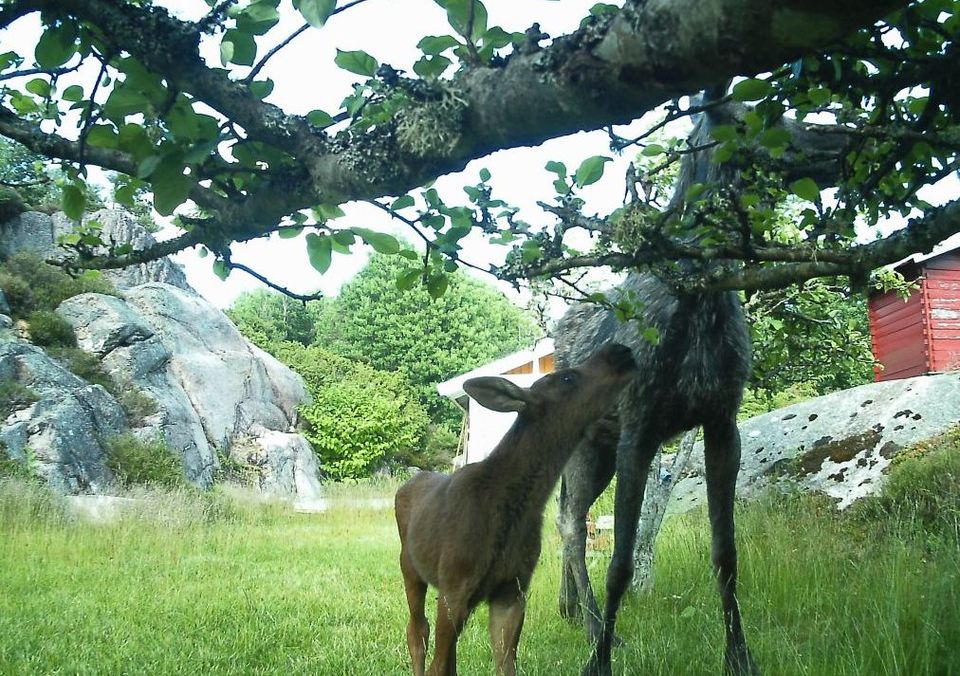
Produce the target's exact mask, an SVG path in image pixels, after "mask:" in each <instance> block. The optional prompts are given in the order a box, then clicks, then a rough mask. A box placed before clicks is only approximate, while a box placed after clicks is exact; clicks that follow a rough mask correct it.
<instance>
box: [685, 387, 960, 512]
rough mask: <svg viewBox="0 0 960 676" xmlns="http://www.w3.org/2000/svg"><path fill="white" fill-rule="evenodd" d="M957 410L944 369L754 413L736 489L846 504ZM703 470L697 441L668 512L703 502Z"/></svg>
mask: <svg viewBox="0 0 960 676" xmlns="http://www.w3.org/2000/svg"><path fill="white" fill-rule="evenodd" d="M958 412H960V373H947V374H942V375H933V376H919V377H916V378H907V379H903V380H891V381H886V382H881V383H872V384H869V385H861V386H860V387H855V388H852V389H849V390H844V391H842V392H834V393H832V394H828V395H825V396H822V397H817V398H816V399H811V400H809V401H805V402H801V403H799V404H795V405H793V406H789V407H787V408H782V409H778V410H776V411H772V412H770V413H765V414H764V415H760V416H756V417H754V418H750V419H749V420H746V421H744V422H743V423H741V424H740V438H741V446H742V450H741V462H740V476H739V479H738V482H737V495H738V496H739V497H743V498H750V497H754V496H757V495H759V494H760V493H761V492H763V491H764V490H765V489H767V488H768V487H769V486H771V485H775V484H787V485H796V486H800V487H801V488H804V489H806V490H812V491H818V492H821V493H825V494H826V495H829V496H831V497H832V498H834V499H835V500H836V502H837V506H838V507H839V508H844V507H847V506H848V505H850V504H851V503H853V502H854V501H855V500H857V499H858V498H860V497H863V496H865V495H870V494H872V493H874V492H876V491H877V489H878V488H879V487H880V486H881V485H882V483H883V478H884V476H885V474H886V472H887V471H888V468H889V466H890V462H891V461H892V460H893V459H894V458H895V457H896V456H897V455H898V454H899V453H900V452H901V451H902V450H903V449H905V448H908V447H909V446H911V445H913V444H915V443H917V442H919V441H923V440H924V439H929V438H930V437H934V436H936V435H938V434H941V433H943V432H945V431H946V430H947V429H949V428H950V427H951V426H953V425H956V424H957V422H958V421H960V413H958ZM703 471H704V470H703V446H702V444H700V443H698V445H697V448H695V449H694V455H693V457H691V469H690V470H689V471H688V472H685V476H684V477H682V478H681V479H680V480H679V481H678V482H677V485H676V487H675V489H674V492H673V495H672V497H671V502H670V505H669V507H668V510H669V511H671V512H677V511H683V510H686V509H690V508H692V507H696V506H698V505H700V504H702V503H703V502H704V501H705V499H706V495H705V488H704V474H703Z"/></svg>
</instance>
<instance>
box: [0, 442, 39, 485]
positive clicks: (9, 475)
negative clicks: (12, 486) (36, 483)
mask: <svg viewBox="0 0 960 676" xmlns="http://www.w3.org/2000/svg"><path fill="white" fill-rule="evenodd" d="M26 455H27V457H26V460H25V461H20V460H15V459H13V458H11V457H10V456H9V455H7V445H6V444H5V443H3V442H2V441H0V479H20V480H24V481H31V480H33V479H36V476H37V475H36V472H34V469H33V467H31V460H33V461H35V458H33V454H32V452H31V451H30V449H29V448H28V449H27V454H26Z"/></svg>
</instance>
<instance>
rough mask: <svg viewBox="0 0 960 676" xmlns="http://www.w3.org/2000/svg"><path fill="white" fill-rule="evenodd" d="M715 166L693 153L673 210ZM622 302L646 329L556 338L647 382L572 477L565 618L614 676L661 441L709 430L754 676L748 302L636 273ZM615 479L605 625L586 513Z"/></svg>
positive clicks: (593, 666) (713, 509)
mask: <svg viewBox="0 0 960 676" xmlns="http://www.w3.org/2000/svg"><path fill="white" fill-rule="evenodd" d="M716 94H717V95H722V94H723V92H722V91H717V92H716ZM707 96H709V94H708V95H705V98H707ZM713 110H714V111H715V112H712V113H707V114H704V115H702V116H701V119H700V120H699V121H698V124H697V127H696V128H695V130H694V133H693V136H692V138H691V147H703V146H709V145H710V143H709V141H710V136H709V130H710V125H711V118H712V116H713V115H715V114H719V111H721V110H722V107H717V108H714V109H713ZM717 166H718V165H717V164H716V163H714V162H712V161H711V158H710V152H709V151H702V152H699V153H692V154H690V155H688V156H687V157H686V158H685V162H684V165H683V166H682V167H681V175H680V177H679V180H678V187H677V188H676V192H675V197H674V200H673V203H672V204H671V205H670V206H669V208H671V209H674V210H678V209H681V208H682V206H683V204H682V200H683V195H684V194H685V193H686V191H687V189H688V188H689V186H690V185H692V184H693V183H701V184H703V185H710V184H712V183H717V182H723V181H728V180H729V179H730V178H731V176H721V175H719V174H720V173H721V172H720V171H718V169H717ZM723 173H724V174H726V173H727V172H725V171H724V172H723ZM676 196H679V197H676ZM684 264H690V265H692V263H690V262H685V263H684ZM618 293H619V294H629V297H630V298H636V299H637V300H638V301H640V303H641V307H640V310H639V315H640V321H639V322H637V321H631V322H627V323H622V324H621V323H619V322H618V321H617V320H616V318H615V317H614V316H613V314H612V313H611V312H609V311H607V310H604V309H603V308H600V307H598V306H595V305H593V306H580V307H576V308H574V309H572V310H571V311H570V312H568V313H567V314H566V315H565V316H564V318H563V319H562V320H561V321H560V323H559V324H558V327H557V330H556V332H555V333H556V336H555V337H556V344H557V349H556V358H557V363H558V365H561V366H562V365H564V364H568V363H571V362H576V361H578V360H579V359H581V358H582V356H583V355H584V354H586V353H589V351H590V350H592V349H594V346H595V345H597V344H598V343H602V342H605V341H608V340H617V341H619V342H622V343H624V344H627V345H629V346H631V348H632V349H633V352H634V356H635V358H636V360H637V363H638V365H639V367H640V374H641V375H640V376H639V377H638V378H636V379H635V380H634V381H633V382H632V383H631V385H630V386H629V387H628V388H627V389H626V390H625V392H624V394H623V395H622V396H621V399H620V402H619V407H618V408H617V410H616V417H617V420H614V419H613V418H612V416H611V417H610V418H606V419H604V420H603V422H602V423H600V424H598V425H597V426H595V428H594V429H593V430H591V431H589V432H588V434H587V436H586V437H585V440H584V442H583V443H582V444H581V445H580V447H579V448H578V449H577V450H576V451H575V452H574V454H573V456H572V457H571V459H570V461H569V463H568V464H567V466H566V467H565V468H564V471H563V476H562V483H561V491H560V507H559V513H558V516H557V520H558V525H559V527H560V532H561V536H562V538H563V576H562V582H561V591H560V608H561V613H562V614H564V615H565V616H567V617H569V618H575V617H581V616H582V618H583V620H584V623H585V624H586V628H587V631H588V633H589V635H590V637H591V639H592V640H593V641H594V648H593V654H592V655H591V657H590V661H589V662H588V664H587V666H586V667H585V669H584V671H583V673H584V675H585V676H594V675H606V674H610V656H611V648H612V645H613V643H614V642H615V635H614V626H615V623H616V617H617V611H618V609H619V607H620V603H621V600H622V599H623V595H624V593H625V591H626V589H627V586H628V585H629V583H630V580H631V577H632V574H633V565H634V561H633V550H634V546H635V542H636V529H637V520H638V516H639V514H640V507H641V503H642V500H643V494H644V488H645V483H646V479H647V473H648V469H649V467H650V462H651V460H652V458H653V457H654V455H655V454H656V452H657V450H658V448H659V447H660V445H661V444H662V443H663V442H664V441H666V440H668V439H670V438H671V437H673V436H675V435H676V434H678V433H680V432H682V431H684V430H687V429H691V428H693V427H696V426H698V425H700V426H702V427H703V435H704V455H705V460H706V479H707V502H708V508H709V514H710V526H711V532H712V541H713V543H712V560H713V567H714V571H715V574H716V577H717V582H718V585H719V588H720V598H721V604H722V608H723V619H724V628H725V630H726V652H725V661H726V666H727V669H728V671H731V672H733V673H735V674H753V673H757V671H758V670H757V667H756V665H755V663H754V662H753V659H752V657H751V656H750V652H749V650H748V648H747V644H746V640H745V638H744V635H743V630H742V628H741V622H740V610H739V607H738V605H737V597H736V583H737V552H736V546H735V543H734V522H733V502H734V490H735V487H736V480H737V473H738V471H739V465H740V436H739V432H738V431H737V425H736V414H737V409H738V407H739V404H740V399H741V396H742V393H743V387H744V383H745V381H746V378H747V375H748V371H749V364H750V339H749V333H748V331H747V328H746V324H745V322H744V318H743V313H742V310H741V307H740V303H739V300H738V298H737V295H736V293H734V292H720V293H686V292H682V291H679V290H678V289H676V288H675V287H674V286H671V285H670V284H668V283H667V282H665V281H663V280H661V279H660V278H658V277H656V276H655V275H653V274H650V273H639V272H634V273H632V274H631V275H630V276H629V277H628V278H627V280H626V281H625V282H624V284H623V285H622V287H621V288H620V289H619V290H618ZM646 326H652V327H655V328H656V329H657V330H658V332H659V341H658V342H657V344H653V343H651V342H650V341H648V340H646V339H644V338H643V337H642V336H641V333H640V331H641V330H642V329H643V328H645V327H646ZM614 472H616V474H617V488H616V501H615V516H616V519H615V526H614V528H615V530H614V536H615V541H614V549H613V556H612V560H611V562H610V565H609V568H608V570H607V579H606V591H607V596H606V605H605V608H604V611H603V614H602V615H601V614H600V610H599V608H598V606H597V601H596V599H595V597H594V595H593V591H592V589H591V586H590V579H589V576H588V573H587V568H586V563H585V546H586V545H585V540H586V523H585V521H586V515H587V510H588V509H589V508H590V506H591V505H592V504H593V502H594V501H595V500H596V499H597V497H598V496H599V495H600V493H601V492H602V491H603V489H604V488H605V487H606V486H607V485H608V484H609V483H610V481H611V479H612V477H613V475H614Z"/></svg>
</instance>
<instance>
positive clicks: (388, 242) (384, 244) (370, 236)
mask: <svg viewBox="0 0 960 676" xmlns="http://www.w3.org/2000/svg"><path fill="white" fill-rule="evenodd" d="M352 230H353V231H354V232H355V233H356V234H357V236H358V237H360V238H361V239H362V240H363V241H364V242H366V243H367V244H369V245H370V246H372V247H373V250H374V251H376V252H377V253H382V254H395V253H397V252H398V251H400V243H399V242H398V241H397V238H396V237H394V236H393V235H388V234H386V233H383V232H377V231H376V230H369V229H367V228H352Z"/></svg>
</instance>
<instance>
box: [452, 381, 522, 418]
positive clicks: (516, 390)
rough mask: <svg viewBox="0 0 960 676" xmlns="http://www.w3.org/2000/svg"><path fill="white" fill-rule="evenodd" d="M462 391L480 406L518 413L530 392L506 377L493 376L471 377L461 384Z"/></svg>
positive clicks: (492, 409)
mask: <svg viewBox="0 0 960 676" xmlns="http://www.w3.org/2000/svg"><path fill="white" fill-rule="evenodd" d="M463 391H464V392H466V393H467V394H469V395H470V396H471V397H473V398H474V400H476V402H477V403H478V404H480V405H481V406H484V407H485V408H489V409H490V410H491V411H500V412H503V413H508V412H510V411H516V412H517V413H519V412H521V411H523V410H524V409H525V408H526V407H527V403H528V402H529V401H530V393H529V392H528V391H527V390H526V389H524V388H522V387H520V386H519V385H514V384H513V383H511V382H510V381H509V380H507V379H506V378H496V377H493V376H483V377H480V378H471V379H470V380H468V381H467V382H465V383H464V384H463Z"/></svg>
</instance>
